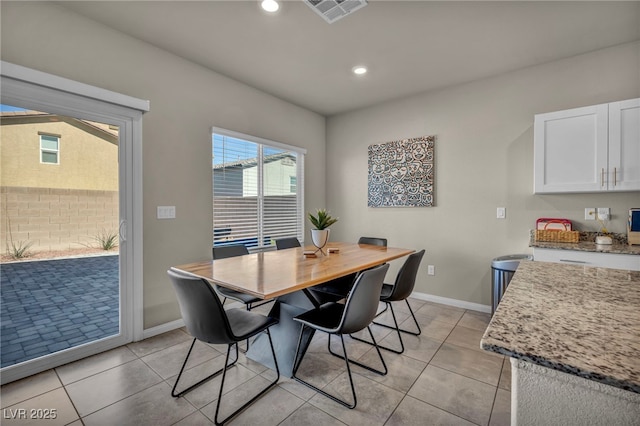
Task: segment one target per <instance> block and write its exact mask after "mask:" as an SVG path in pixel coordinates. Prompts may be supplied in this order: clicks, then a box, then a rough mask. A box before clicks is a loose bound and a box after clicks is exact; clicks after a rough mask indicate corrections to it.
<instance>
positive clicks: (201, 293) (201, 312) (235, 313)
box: [167, 270, 280, 425]
mask: <svg viewBox="0 0 640 426" xmlns="http://www.w3.org/2000/svg"><path fill="white" fill-rule="evenodd" d="M167 273H168V274H169V277H170V278H171V282H172V283H173V288H174V289H175V292H176V295H177V297H178V304H179V305H180V313H181V314H182V318H183V319H184V323H185V326H186V328H187V331H188V332H189V334H191V335H192V336H193V342H192V343H191V347H190V348H189V352H187V357H186V358H185V359H184V363H183V364H182V368H180V373H178V377H177V378H176V382H175V384H174V385H173V389H172V390H171V396H173V397H175V398H177V397H181V396H183V395H185V394H186V393H187V392H190V391H191V390H193V389H195V388H196V387H198V386H200V385H201V384H203V383H204V382H206V381H208V380H211V379H212V378H214V377H216V376H218V375H219V374H220V373H222V381H221V382H220V391H219V393H218V402H217V403H216V413H215V418H214V420H215V423H216V425H220V424H224V423H225V422H226V421H227V420H229V419H231V418H232V417H235V416H236V415H237V414H238V413H240V412H241V411H242V410H244V409H245V408H246V407H248V406H249V405H250V404H252V403H253V402H254V401H256V400H257V399H258V398H259V397H260V396H262V395H263V394H264V393H265V392H267V391H268V390H269V389H271V388H272V387H274V386H275V385H276V384H277V383H278V380H279V379H280V369H279V368H278V361H277V359H276V354H275V351H274V349H273V342H272V340H271V334H270V333H269V327H271V326H272V325H274V324H277V323H278V320H277V319H275V318H272V317H267V316H264V315H260V314H256V313H254V312H249V311H245V310H243V309H238V308H234V309H229V310H226V311H225V309H224V307H223V306H222V303H221V302H220V299H219V298H218V296H217V295H216V294H215V291H214V290H213V288H212V287H211V286H210V285H209V283H208V282H207V281H205V280H203V279H199V278H195V277H192V276H187V275H182V274H179V273H177V272H175V271H173V270H169V271H167ZM262 332H265V333H267V336H268V337H269V345H270V346H271V354H272V355H273V362H274V364H275V368H276V379H275V380H274V381H273V382H270V383H269V385H268V386H267V387H265V388H264V389H262V390H261V391H260V392H259V393H258V394H257V395H256V396H254V397H253V398H251V399H250V400H249V401H247V402H245V403H244V405H242V407H240V408H238V409H237V410H235V411H234V412H233V413H231V414H230V415H229V416H227V417H226V418H225V419H223V420H218V412H219V411H220V404H221V401H222V395H223V389H224V381H225V378H226V374H227V370H228V369H229V368H231V367H233V366H234V365H235V364H236V362H237V361H238V342H241V341H243V340H246V339H249V338H251V337H253V336H256V335H257V334H260V333H262ZM196 340H200V341H202V342H204V343H208V344H214V345H220V344H226V345H227V356H226V358H225V361H224V366H223V367H222V368H221V369H220V370H218V371H216V372H215V373H213V374H211V375H209V376H207V377H205V378H204V379H202V380H200V381H199V382H197V383H195V384H193V385H191V386H189V387H188V388H186V389H184V390H182V391H179V392H177V391H176V389H177V387H178V382H179V381H180V378H181V377H182V373H183V372H184V369H185V366H186V365H187V361H188V360H189V356H190V355H191V351H192V350H193V346H194V345H195V343H196ZM234 346H235V349H236V350H235V352H236V355H235V359H234V360H233V362H232V363H231V364H229V356H230V354H231V349H232V347H234Z"/></svg>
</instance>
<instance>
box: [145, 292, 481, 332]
mask: <svg viewBox="0 0 640 426" xmlns="http://www.w3.org/2000/svg"><path fill="white" fill-rule="evenodd" d="M411 297H413V298H415V299H418V300H425V301H427V302H433V303H440V304H442V305H448V306H455V307H456V308H463V309H470V310H472V311H478V312H485V313H491V306H489V305H481V304H479V303H472V302H465V301H464V300H457V299H449V298H448V297H440V296H434V295H433V294H427V293H418V292H415V291H414V292H413V293H411ZM231 307H234V308H236V307H242V305H241V304H240V303H237V306H234V305H232V306H231ZM180 327H184V321H183V320H182V318H180V319H177V320H175V321H171V322H167V323H164V324H160V325H157V326H155V327H151V328H147V329H145V330H144V331H143V332H142V338H143V339H148V338H149V337H153V336H157V335H158V334H162V333H166V332H167V331H171V330H175V329H177V328H180Z"/></svg>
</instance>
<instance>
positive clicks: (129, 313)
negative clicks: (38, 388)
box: [0, 61, 149, 383]
mask: <svg viewBox="0 0 640 426" xmlns="http://www.w3.org/2000/svg"><path fill="white" fill-rule="evenodd" d="M0 85H1V87H2V103H3V104H8V105H13V106H16V107H22V108H27V109H37V110H40V111H46V112H50V113H55V114H59V115H67V116H71V117H77V118H82V119H85V120H91V121H98V122H106V123H109V124H113V125H115V126H118V128H119V130H120V141H119V143H120V151H121V153H120V155H119V161H120V163H121V164H120V167H119V173H120V176H119V180H120V182H127V185H126V186H124V187H121V189H120V200H119V203H120V208H121V211H122V214H121V221H120V229H119V233H120V241H121V250H120V257H121V258H122V259H124V261H123V262H124V264H125V265H126V267H125V268H121V269H120V271H121V272H120V280H121V283H123V284H121V291H120V312H122V316H121V318H123V322H124V324H121V326H120V331H121V332H120V334H119V335H118V336H117V337H116V338H107V339H103V340H100V341H98V342H95V343H91V344H89V345H83V346H78V347H76V348H71V349H67V350H63V351H60V352H56V353H53V354H50V355H46V356H44V357H42V358H37V359H33V360H30V361H25V362H23V363H21V364H16V365H15V366H9V367H5V368H3V369H2V376H1V381H2V383H7V382H11V381H13V380H17V379H19V378H22V377H26V376H28V375H31V374H35V373H36V372H39V371H44V370H47V369H49V368H52V367H53V366H58V365H62V364H66V363H69V362H72V361H76V360H78V359H81V358H85V357H87V356H89V355H93V354H94V353H98V352H102V351H105V350H108V349H111V348H115V347H118V346H121V345H123V344H125V343H128V342H130V341H132V340H133V341H138V340H142V338H143V327H144V324H143V276H142V267H143V251H142V229H143V227H142V218H143V215H142V213H143V212H142V114H143V113H145V112H147V111H149V101H145V100H141V99H136V98H133V97H130V96H126V95H122V94H119V93H116V92H111V91H109V90H105V89H101V88H98V87H94V86H89V85H87V84H83V83H79V82H76V81H73V80H69V79H66V78H62V77H58V76H55V75H51V74H47V73H44V72H41V71H37V70H33V69H30V68H26V67H22V66H20V65H15V64H11V63H9V62H4V61H0ZM134 225H135V226H134ZM122 242H124V244H123V243H122ZM121 262H122V261H121Z"/></svg>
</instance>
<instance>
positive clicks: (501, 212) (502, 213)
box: [496, 207, 507, 219]
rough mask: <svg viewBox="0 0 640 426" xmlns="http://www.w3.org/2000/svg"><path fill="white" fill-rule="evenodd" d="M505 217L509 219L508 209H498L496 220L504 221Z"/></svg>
mask: <svg viewBox="0 0 640 426" xmlns="http://www.w3.org/2000/svg"><path fill="white" fill-rule="evenodd" d="M505 217H507V209H506V207H498V208H497V209H496V218H498V219H504V218H505Z"/></svg>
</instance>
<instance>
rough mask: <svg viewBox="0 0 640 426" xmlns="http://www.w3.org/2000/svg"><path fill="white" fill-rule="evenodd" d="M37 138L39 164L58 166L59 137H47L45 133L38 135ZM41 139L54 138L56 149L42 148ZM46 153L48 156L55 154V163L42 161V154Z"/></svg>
mask: <svg viewBox="0 0 640 426" xmlns="http://www.w3.org/2000/svg"><path fill="white" fill-rule="evenodd" d="M38 136H40V164H53V165H59V164H60V136H58V135H48V134H45V133H40V134H39V135H38ZM43 138H56V144H57V147H58V148H57V149H51V148H44V147H43V146H42V140H43ZM45 153H48V154H56V162H55V163H52V162H50V161H44V158H43V154H45Z"/></svg>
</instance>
